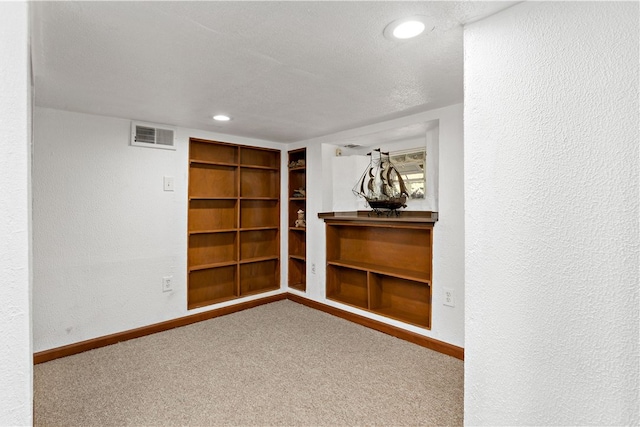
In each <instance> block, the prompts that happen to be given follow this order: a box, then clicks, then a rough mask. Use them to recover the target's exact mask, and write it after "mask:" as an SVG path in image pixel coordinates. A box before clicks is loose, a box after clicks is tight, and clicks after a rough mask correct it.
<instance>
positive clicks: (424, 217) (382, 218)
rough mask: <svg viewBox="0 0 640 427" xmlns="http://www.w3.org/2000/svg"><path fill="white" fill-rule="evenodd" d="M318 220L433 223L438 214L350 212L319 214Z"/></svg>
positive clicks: (420, 212) (436, 219)
mask: <svg viewBox="0 0 640 427" xmlns="http://www.w3.org/2000/svg"><path fill="white" fill-rule="evenodd" d="M318 218H320V219H323V220H325V221H332V222H334V221H360V222H362V221H365V222H372V223H422V224H424V223H431V224H433V223H435V222H436V221H438V212H431V211H399V212H398V216H396V215H395V214H394V213H392V214H391V215H389V216H387V215H386V214H382V215H378V214H376V213H375V212H373V211H351V212H320V213H319V214H318Z"/></svg>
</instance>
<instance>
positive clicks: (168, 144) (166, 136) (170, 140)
mask: <svg viewBox="0 0 640 427" xmlns="http://www.w3.org/2000/svg"><path fill="white" fill-rule="evenodd" d="M175 134H176V132H175V129H174V128H172V127H170V126H165V125H154V124H152V123H143V122H131V145H135V146H138V147H150V148H162V149H165V150H175V149H176V146H175Z"/></svg>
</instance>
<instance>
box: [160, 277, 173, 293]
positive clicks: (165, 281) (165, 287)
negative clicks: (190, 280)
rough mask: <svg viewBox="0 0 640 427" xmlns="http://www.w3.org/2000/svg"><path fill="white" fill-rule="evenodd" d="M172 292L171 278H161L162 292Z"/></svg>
mask: <svg viewBox="0 0 640 427" xmlns="http://www.w3.org/2000/svg"><path fill="white" fill-rule="evenodd" d="M171 291H173V276H164V277H163V278H162V292H171Z"/></svg>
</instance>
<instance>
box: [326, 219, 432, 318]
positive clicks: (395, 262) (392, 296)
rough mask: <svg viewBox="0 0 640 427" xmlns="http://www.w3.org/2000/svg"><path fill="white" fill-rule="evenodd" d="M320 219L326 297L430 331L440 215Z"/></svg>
mask: <svg viewBox="0 0 640 427" xmlns="http://www.w3.org/2000/svg"><path fill="white" fill-rule="evenodd" d="M369 215H373V216H369ZM318 216H319V217H320V218H323V219H324V221H325V224H326V233H327V234H326V237H327V239H326V241H327V287H326V291H327V298H328V299H330V300H333V301H338V302H341V303H344V304H348V305H351V306H354V307H358V308H360V309H363V310H367V311H371V312H373V313H376V314H379V315H382V316H386V317H390V318H393V319H396V320H400V321H403V322H406V323H411V324H413V325H417V326H420V327H423V328H427V329H430V328H431V289H432V287H431V277H432V276H431V262H432V242H433V224H434V222H435V221H436V220H437V214H436V213H433V212H401V213H400V216H398V217H396V216H389V217H387V216H377V215H375V214H371V213H368V212H357V213H356V212H353V213H342V214H340V213H323V214H319V215H318Z"/></svg>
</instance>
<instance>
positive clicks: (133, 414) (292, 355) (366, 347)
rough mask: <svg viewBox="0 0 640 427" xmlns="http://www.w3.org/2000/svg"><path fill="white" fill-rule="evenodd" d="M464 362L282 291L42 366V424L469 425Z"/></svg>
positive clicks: (38, 404)
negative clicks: (276, 297) (264, 300)
mask: <svg viewBox="0 0 640 427" xmlns="http://www.w3.org/2000/svg"><path fill="white" fill-rule="evenodd" d="M462 397H463V362H462V361H460V360H457V359H454V358H452V357H449V356H445V355H443V354H440V353H436V352H434V351H431V350H428V349H425V348H422V347H419V346H417V345H415V344H411V343H408V342H405V341H402V340H399V339H397V338H393V337H391V336H388V335H385V334H383V333H380V332H377V331H374V330H371V329H368V328H365V327H363V326H360V325H356V324H354V323H351V322H348V321H346V320H343V319H339V318H337V317H334V316H331V315H328V314H326V313H323V312H319V311H317V310H314V309H311V308H308V307H305V306H302V305H300V304H296V303H294V302H291V301H278V302H275V303H272V304H267V305H263V306H260V307H257V308H253V309H250V310H245V311H242V312H239V313H235V314H231V315H228V316H223V317H218V318H215V319H211V320H207V321H204V322H200V323H196V324H193V325H190V326H185V327H183V328H178V329H173V330H170V331H166V332H162V333H159V334H155V335H150V336H147V337H143V338H139V339H136V340H131V341H126V342H123V343H120V344H116V345H112V346H109V347H104V348H101V349H97V350H92V351H89V352H85V353H81V354H78V355H75V356H70V357H66V358H63V359H58V360H54V361H51V362H47V363H43V364H40V365H36V366H35V369H34V410H35V424H36V425H38V426H45V425H57V426H91V425H96V426H97V425H101V426H107V425H108V426H120V425H139V426H143V425H144V426H151V425H157V426H178V425H190V426H209V425H218V426H223V425H237V426H244V425H260V426H267V425H274V426H275V425H278V426H282V425H291V426H325V425H326V426H355V425H358V426H360V425H379V426H401V425H409V426H419V425H461V424H462V412H463V402H462Z"/></svg>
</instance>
